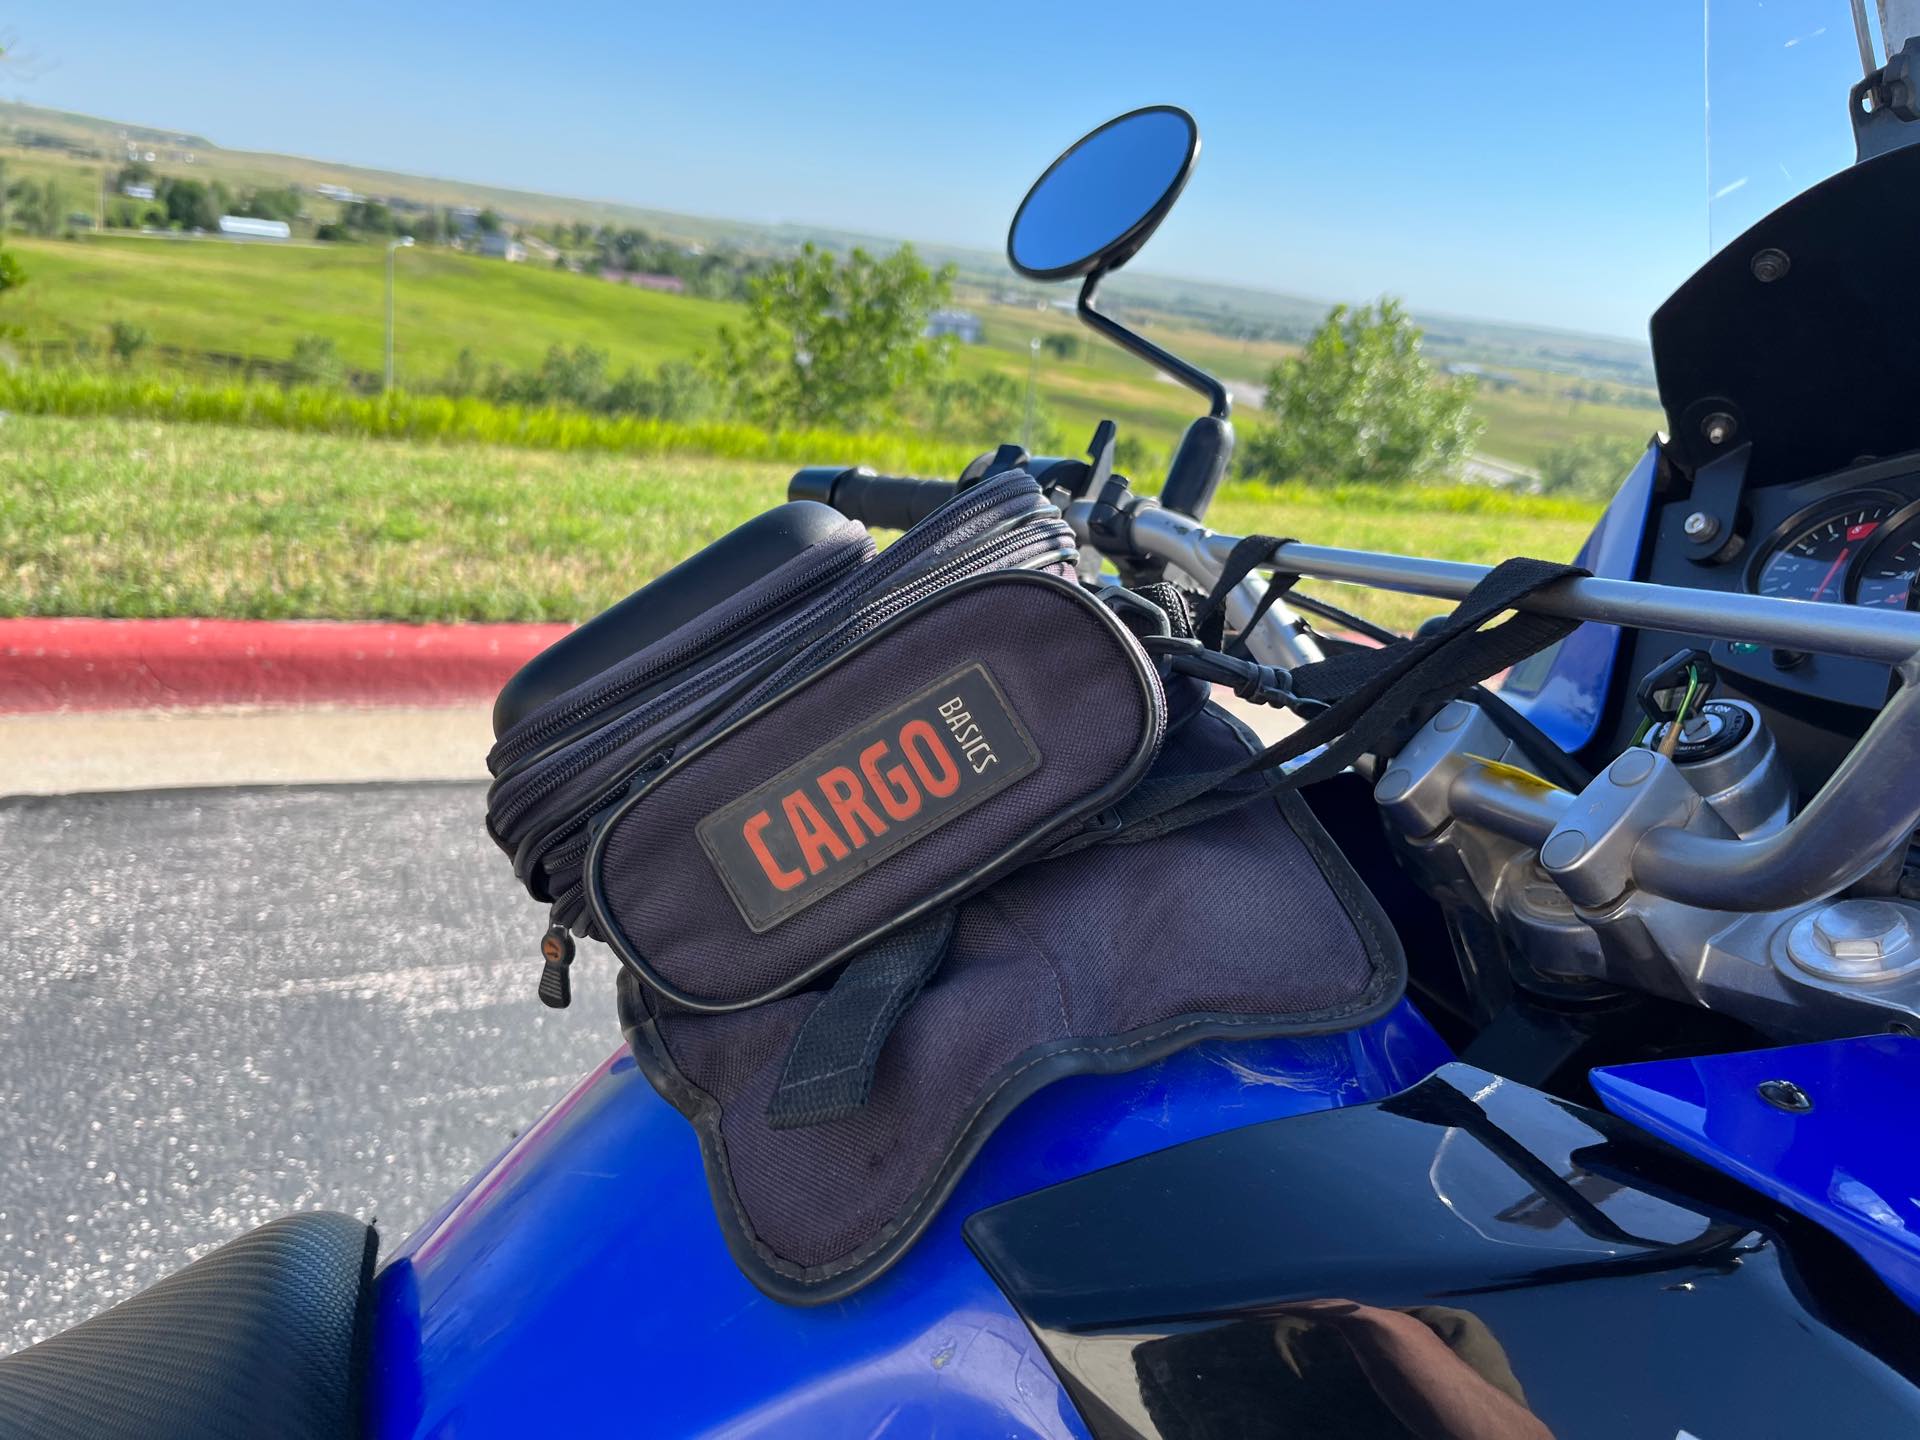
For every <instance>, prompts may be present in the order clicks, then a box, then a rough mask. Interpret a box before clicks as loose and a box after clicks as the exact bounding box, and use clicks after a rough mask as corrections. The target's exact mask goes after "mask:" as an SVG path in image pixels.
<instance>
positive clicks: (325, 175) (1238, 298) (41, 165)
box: [0, 102, 1677, 385]
mask: <svg viewBox="0 0 1920 1440" xmlns="http://www.w3.org/2000/svg"><path fill="white" fill-rule="evenodd" d="M129 145H133V146H135V147H137V148H138V149H139V150H140V151H141V152H142V153H143V154H144V153H146V152H149V151H150V152H151V153H152V154H153V155H154V157H155V161H154V163H155V166H156V168H158V169H159V170H161V171H162V172H165V173H170V174H190V175H193V176H196V177H197V178H200V179H203V180H222V181H225V182H226V183H227V184H228V185H229V187H232V188H235V189H246V188H249V187H253V186H283V185H288V184H293V185H298V186H300V187H301V188H302V189H303V190H306V191H308V192H311V191H312V190H313V189H314V188H315V187H316V186H319V185H323V184H324V185H340V186H345V187H347V188H349V189H352V190H355V191H357V192H360V193H362V194H368V195H373V196H378V197H382V198H387V199H392V200H398V201H400V202H402V203H404V204H412V205H416V206H419V205H436V206H458V205H473V206H489V207H491V208H493V209H495V210H497V211H499V212H500V213H501V214H502V215H505V216H507V217H508V218H509V219H511V220H514V221H516V222H519V223H522V224H534V223H546V222H551V221H574V220H582V221H585V222H587V223H588V224H593V225H600V224H612V225H633V226H639V227H640V228H642V229H646V230H649V231H652V232H653V233H655V234H658V235H662V236H667V237H670V238H675V239H681V240H688V241H697V242H700V243H703V244H725V245H730V246H734V247H737V248H739V249H743V250H746V251H749V252H754V253H759V254H776V255H784V254H790V253H791V252H792V251H794V250H796V249H797V248H798V247H799V246H800V244H801V243H802V242H806V241H811V242H813V243H815V244H818V245H822V246H825V247H826V248H828V249H830V250H836V251H843V250H845V249H847V248H849V247H851V246H853V245H865V246H866V247H867V248H869V249H873V250H878V251H883V252H884V251H887V250H890V249H892V248H893V247H894V246H895V245H896V244H898V243H899V237H897V236H885V235H869V234H863V233H859V232H855V231H850V230H841V229H834V228H831V227H822V226H817V225H815V226H796V225H765V224H755V223H751V222H747V221H739V220H730V219H722V218H715V217H708V216H693V215H682V214H677V213H673V212H669V211H662V210H656V209H649V208H647V207H645V206H641V205H634V204H628V203H623V202H619V201H613V200H600V199H582V198H578V197H570V196H561V195H546V194H540V193H537V192H534V191H527V190H518V189H513V188H510V187H505V186H499V185H491V184H487V183H485V182H482V181H469V180H448V179H441V178H434V177H429V176H420V175H406V174H400V173H396V172H393V171H386V170H379V169H375V168H371V167H368V166H362V165H353V164H348V163H344V162H338V161H329V160H316V159H310V158H307V157H304V156H296V155H276V154H271V153H266V152H260V151H250V150H240V149H228V148H226V147H224V146H221V145H217V144H215V143H214V142H213V141H211V140H210V139H208V138H207V137H204V136H199V135H189V134H184V133H179V132H174V131H169V130H166V129H163V128H158V127H155V126H152V125H145V124H130V123H126V122H122V121H115V120H106V119H101V118H99V117H97V116H92V115H79V114H73V113H70V112H67V111H59V110H47V109H42V108H38V107H35V106H30V105H23V104H19V103H8V102H0V162H4V163H5V164H6V165H7V167H8V172H9V175H10V176H11V177H12V178H16V179H17V178H26V177H31V178H36V179H37V178H45V177H48V176H51V177H53V178H55V180H56V182H57V183H58V184H59V186H60V188H61V193H62V196H63V198H64V199H65V201H66V202H67V205H68V208H69V209H70V210H74V211H79V212H84V213H93V212H94V211H95V209H96V206H97V204H98V201H99V197H100V183H101V177H102V172H103V171H112V170H117V169H118V167H119V165H120V163H121V162H122V160H123V159H124V158H125V157H126V154H127V151H128V147H129ZM311 208H312V210H313V212H314V214H315V216H316V218H326V217H330V216H331V215H332V213H333V208H334V207H333V206H332V205H331V204H330V203H329V202H326V201H322V200H318V199H317V198H316V199H314V201H313V203H312V206H311ZM919 248H920V250H921V251H922V253H923V254H925V255H926V256H927V257H928V259H930V260H931V261H933V262H934V263H936V264H944V263H948V262H951V263H952V264H954V265H955V266H956V267H957V268H958V269H959V271H960V273H961V274H962V276H963V277H964V278H966V279H967V280H968V281H970V282H974V283H977V284H979V285H981V286H983V287H986V288H988V289H990V290H993V291H997V292H999V293H1002V294H1007V295H1017V296H1022V297H1030V298H1032V299H1033V300H1035V301H1038V302H1039V303H1042V304H1044V303H1045V301H1046V300H1047V299H1048V298H1052V297H1054V296H1056V295H1058V294H1059V293H1060V291H1059V289H1058V288H1057V287H1043V286H1037V285H1032V284H1029V283H1028V282H1025V281H1018V280H1015V279H1014V278H1013V277H1012V275H1011V274H1010V273H1009V272H1008V270H1007V266H1006V261H1005V259H1004V257H1003V256H1001V255H1000V254H999V253H998V252H987V251H981V250H975V249H970V248H967V247H963V246H954V245H942V244H939V243H937V242H933V243H929V242H925V241H923V242H922V243H921V244H920V246H919ZM1151 263H1152V262H1151V258H1150V257H1149V260H1148V261H1147V265H1148V266H1149V268H1146V269H1141V268H1138V267H1130V268H1129V269H1127V270H1126V271H1124V272H1123V273H1122V274H1120V275H1118V276H1116V277H1115V278H1114V280H1113V282H1112V284H1111V285H1110V286H1109V295H1110V299H1111V300H1112V301H1115V302H1118V303H1123V304H1125V305H1127V306H1129V307H1130V308H1131V309H1133V310H1134V311H1135V312H1136V313H1138V312H1142V311H1150V312H1155V313H1157V314H1159V315H1161V316H1163V317H1164V318H1166V319H1167V320H1169V321H1171V322H1173V323H1176V324H1179V325H1181V326H1182V327H1185V328H1190V329H1195V330H1206V331H1214V332H1218V333H1225V334H1234V333H1238V332H1239V331H1241V330H1243V329H1244V328H1245V327H1246V326H1247V325H1249V324H1255V325H1260V326H1264V327H1267V328H1268V329H1269V330H1270V331H1271V332H1272V333H1273V334H1274V335H1275V336H1276V337H1277V338H1280V339H1288V340H1298V339H1302V338H1304V337H1305V336H1306V335H1307V334H1308V333H1309V332H1310V331H1311V329H1312V327H1313V326H1314V325H1315V324H1317V323H1318V321H1319V320H1320V318H1321V317H1322V316H1324V315H1325V313H1326V310H1327V302H1326V301H1325V300H1321V299H1310V298H1308V297H1305V296H1300V295H1288V294H1282V293H1279V292H1276V291H1272V290H1264V289H1256V288H1254V287H1251V286H1243V285H1233V284H1225V283H1222V282H1219V281H1210V280H1194V279H1190V278H1186V277H1181V276H1173V275H1164V274H1158V273H1155V272H1154V271H1153V270H1152V269H1151V268H1150V267H1151ZM1676 278H1677V277H1676ZM1416 318H1417V319H1418V320H1419V321H1420V323H1421V324H1423V325H1424V326H1425V327H1426V328H1427V330H1428V333H1429V348H1430V350H1431V351H1432V353H1433V354H1435V355H1436V356H1439V357H1440V358H1442V359H1446V360H1456V359H1465V360H1473V361H1478V362H1481V363H1484V364H1491V365H1499V366H1504V367H1518V368H1521V369H1536V370H1544V371H1550V372H1553V373H1558V374H1571V375H1579V376H1585V377H1587V378H1593V379H1606V380H1613V381H1618V382H1622V383H1627V384H1637V385H1644V384H1647V383H1650V381H1651V378H1652V373H1651V369H1650V366H1649V358H1648V355H1647V348H1646V346H1645V345H1644V344H1643V343H1641V342H1639V341H1637V340H1625V339H1620V338H1618V337H1613V336H1601V335H1584V334H1578V333H1574V332H1569V331H1563V330H1556V329H1552V328H1549V327H1544V326H1529V325H1516V324H1511V323H1504V322H1494V321H1485V320H1477V319H1472V318H1466V317H1460V316H1444V315H1416Z"/></svg>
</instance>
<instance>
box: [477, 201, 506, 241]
mask: <svg viewBox="0 0 1920 1440" xmlns="http://www.w3.org/2000/svg"><path fill="white" fill-rule="evenodd" d="M473 228H474V229H476V230H478V231H479V232H480V233H481V234H482V235H498V234H499V233H500V231H501V229H502V228H503V226H502V224H501V221H500V212H499V211H497V210H495V209H494V208H493V207H492V206H491V205H489V206H488V207H487V208H486V209H484V210H482V211H481V212H480V213H479V214H478V215H476V216H474V217H473Z"/></svg>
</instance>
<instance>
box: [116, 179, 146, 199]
mask: <svg viewBox="0 0 1920 1440" xmlns="http://www.w3.org/2000/svg"><path fill="white" fill-rule="evenodd" d="M120 193H121V194H122V195H124V196H126V197H127V198H128V199H129V200H151V199H153V186H151V185H136V184H134V183H133V182H132V181H131V180H129V181H128V182H127V183H126V184H124V185H122V186H121V187H120Z"/></svg>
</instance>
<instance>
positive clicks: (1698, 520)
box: [1680, 510, 1720, 540]
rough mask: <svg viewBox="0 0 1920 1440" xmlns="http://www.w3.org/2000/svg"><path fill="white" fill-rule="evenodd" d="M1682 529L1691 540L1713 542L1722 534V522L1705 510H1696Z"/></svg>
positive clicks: (1688, 517)
mask: <svg viewBox="0 0 1920 1440" xmlns="http://www.w3.org/2000/svg"><path fill="white" fill-rule="evenodd" d="M1680 529H1681V530H1682V531H1683V532H1684V533H1685V535H1686V537H1687V538H1688V539H1689V540H1711V539H1712V538H1713V537H1714V536H1716V535H1718V534H1719V533H1720V521H1719V520H1718V518H1716V517H1715V516H1712V515H1709V514H1707V512H1706V511H1704V510H1696V511H1694V512H1693V513H1692V514H1691V515H1689V516H1687V518H1686V520H1685V522H1684V523H1683V524H1682V525H1681V526H1680Z"/></svg>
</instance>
